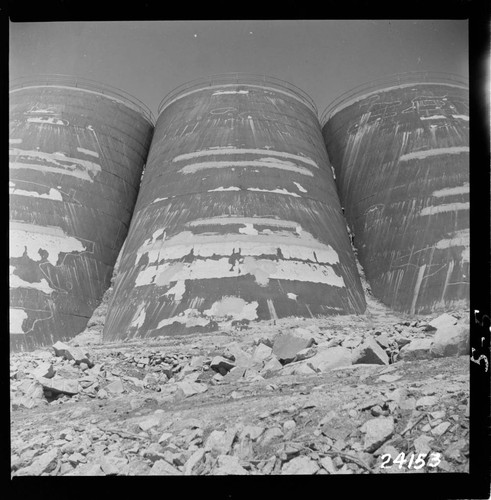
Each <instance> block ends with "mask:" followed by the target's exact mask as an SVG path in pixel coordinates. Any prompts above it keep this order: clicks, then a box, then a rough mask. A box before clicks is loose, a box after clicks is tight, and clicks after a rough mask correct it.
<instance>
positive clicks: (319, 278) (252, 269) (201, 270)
mask: <svg viewBox="0 0 491 500" xmlns="http://www.w3.org/2000/svg"><path fill="white" fill-rule="evenodd" d="M247 274H251V275H253V276H254V277H255V279H256V282H257V283H258V284H259V285H261V286H266V285H267V284H268V282H269V280H270V279H278V280H287V281H304V282H311V283H324V284H327V285H331V286H336V287H343V288H344V287H345V283H344V280H343V278H342V276H338V275H337V274H336V273H335V272H334V270H333V269H332V267H330V266H329V265H326V264H314V263H309V262H301V261H295V260H280V261H274V260H268V259H254V258H252V257H245V258H244V260H243V262H237V263H236V264H235V265H234V266H231V265H230V259H229V257H224V258H220V259H200V260H194V261H193V262H190V263H184V262H178V263H172V262H166V263H163V264H159V265H158V266H157V265H150V266H148V267H147V268H146V269H144V270H143V271H141V272H140V274H139V275H138V276H137V278H136V280H135V287H139V286H146V285H152V284H153V285H157V286H164V285H167V284H168V283H169V282H170V281H184V280H202V279H220V278H234V277H235V278H237V277H240V276H244V275H247Z"/></svg>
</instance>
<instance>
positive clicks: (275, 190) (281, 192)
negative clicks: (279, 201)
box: [247, 188, 301, 198]
mask: <svg viewBox="0 0 491 500" xmlns="http://www.w3.org/2000/svg"><path fill="white" fill-rule="evenodd" d="M247 191H260V192H261V193H275V194H285V195H287V196H294V197H295V198H301V196H300V195H299V194H297V193H291V192H290V191H287V190H286V189H284V188H283V189H279V188H278V189H261V188H247Z"/></svg>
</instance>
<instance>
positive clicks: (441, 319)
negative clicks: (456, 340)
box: [426, 313, 457, 330]
mask: <svg viewBox="0 0 491 500" xmlns="http://www.w3.org/2000/svg"><path fill="white" fill-rule="evenodd" d="M456 324H457V318H454V317H453V316H452V315H451V314H448V313H443V314H441V315H440V316H438V317H437V318H435V319H433V320H431V321H430V322H429V323H428V325H427V326H426V329H427V330H439V329H440V328H448V327H450V326H453V325H456Z"/></svg>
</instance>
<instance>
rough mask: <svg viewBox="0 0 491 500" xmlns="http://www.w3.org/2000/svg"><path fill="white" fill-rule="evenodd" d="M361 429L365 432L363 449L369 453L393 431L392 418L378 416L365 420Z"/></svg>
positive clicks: (380, 444)
mask: <svg viewBox="0 0 491 500" xmlns="http://www.w3.org/2000/svg"><path fill="white" fill-rule="evenodd" d="M361 431H362V432H365V433H366V435H365V443H364V446H363V448H364V450H365V451H367V452H369V453H371V452H372V451H375V450H376V449H377V448H379V447H380V446H382V444H384V443H385V441H387V439H389V438H390V437H391V436H392V434H393V433H394V419H393V418H392V417H378V418H374V419H372V420H367V421H366V422H365V423H364V424H363V425H362V426H361Z"/></svg>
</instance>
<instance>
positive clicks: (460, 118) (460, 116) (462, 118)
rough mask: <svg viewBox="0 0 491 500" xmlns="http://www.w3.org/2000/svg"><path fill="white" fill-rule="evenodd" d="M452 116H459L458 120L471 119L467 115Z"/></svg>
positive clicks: (456, 116) (455, 116) (453, 116)
mask: <svg viewBox="0 0 491 500" xmlns="http://www.w3.org/2000/svg"><path fill="white" fill-rule="evenodd" d="M452 118H457V120H465V121H466V122H468V121H469V117H468V116H467V115H452Z"/></svg>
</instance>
